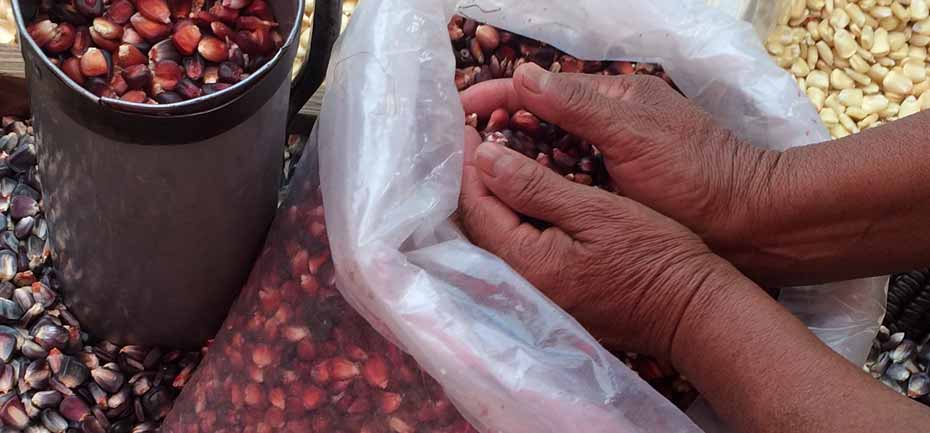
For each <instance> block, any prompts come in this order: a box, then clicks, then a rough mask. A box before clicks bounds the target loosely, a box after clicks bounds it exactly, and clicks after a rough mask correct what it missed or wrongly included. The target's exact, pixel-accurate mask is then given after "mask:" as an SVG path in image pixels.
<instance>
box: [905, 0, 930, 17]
mask: <svg viewBox="0 0 930 433" xmlns="http://www.w3.org/2000/svg"><path fill="white" fill-rule="evenodd" d="M907 12H908V15H910V17H911V19H912V20H922V19H926V18H927V17H930V7H928V6H927V1H926V0H911V5H910V6H909V7H908V8H907Z"/></svg>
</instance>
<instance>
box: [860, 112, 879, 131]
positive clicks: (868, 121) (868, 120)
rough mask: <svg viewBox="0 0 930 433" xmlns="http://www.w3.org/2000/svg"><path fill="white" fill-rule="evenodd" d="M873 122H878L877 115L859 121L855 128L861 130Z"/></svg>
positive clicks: (873, 114)
mask: <svg viewBox="0 0 930 433" xmlns="http://www.w3.org/2000/svg"><path fill="white" fill-rule="evenodd" d="M875 122H878V114H875V113H872V114H870V115H869V116H868V117H866V118H865V119H862V120H860V121H859V123H856V127H858V128H859V129H860V130H862V129H865V128H868V127H870V126H872V125H874V124H875Z"/></svg>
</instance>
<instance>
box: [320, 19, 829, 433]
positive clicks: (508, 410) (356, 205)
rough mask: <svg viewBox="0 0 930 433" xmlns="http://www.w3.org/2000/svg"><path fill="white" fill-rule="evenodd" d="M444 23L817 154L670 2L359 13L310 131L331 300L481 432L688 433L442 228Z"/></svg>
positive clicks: (775, 75)
mask: <svg viewBox="0 0 930 433" xmlns="http://www.w3.org/2000/svg"><path fill="white" fill-rule="evenodd" d="M453 13H459V14H462V15H466V16H469V17H471V18H474V19H477V20H479V21H483V22H488V23H490V24H493V25H495V26H498V27H502V28H504V29H507V30H510V31H513V32H516V33H519V34H522V35H525V36H529V37H532V38H536V39H539V40H542V41H545V42H549V43H551V44H552V45H554V46H556V47H557V48H559V49H561V50H563V51H566V52H568V53H569V54H572V55H574V56H576V57H580V58H586V59H599V60H636V61H647V62H652V63H659V64H661V65H663V66H664V67H665V69H666V71H667V72H668V74H669V75H670V77H671V78H672V79H673V80H674V81H675V83H676V84H677V85H678V87H679V88H680V89H681V90H682V91H683V92H684V93H685V94H686V95H687V96H688V97H689V98H691V100H693V101H694V102H696V103H698V104H700V105H701V106H702V107H704V109H705V110H707V111H708V112H710V113H711V114H712V115H714V116H715V117H716V119H718V120H719V121H720V123H721V124H723V125H724V126H726V127H729V128H731V129H733V130H734V131H736V132H737V133H738V134H739V135H741V136H743V137H745V138H747V139H749V140H751V141H752V142H754V143H756V144H758V145H762V146H768V147H771V148H777V149H784V148H787V147H790V146H796V145H802V144H807V143H810V142H812V141H817V140H822V139H827V138H828V137H829V136H828V134H827V131H826V129H825V128H824V127H823V126H822V125H821V124H820V121H819V117H818V115H817V113H816V111H815V110H814V108H813V106H812V105H811V104H810V103H809V102H808V101H807V100H806V98H805V97H804V95H802V94H801V92H800V91H799V90H798V87H797V85H796V84H795V83H794V81H793V80H792V79H791V78H790V77H789V76H788V75H787V74H786V73H785V72H783V71H782V70H780V69H779V68H778V67H777V66H776V65H775V64H774V63H772V62H771V61H770V60H769V59H768V57H767V55H766V53H765V52H764V50H763V49H762V46H761V44H760V43H759V42H758V39H757V37H756V35H755V33H754V29H753V27H752V26H750V25H749V24H747V23H743V22H739V21H737V20H735V19H733V18H731V17H729V16H727V15H726V14H725V13H722V12H720V11H718V10H715V9H711V8H708V7H706V6H704V5H703V4H697V3H695V2H689V1H685V0H651V1H648V2H643V1H633V0H626V1H610V2H605V1H602V0H577V1H574V2H556V1H552V0H537V1H533V2H527V1H517V0H509V1H504V0H496V1H462V2H456V1H453V0H366V1H365V2H364V3H363V4H362V5H361V6H360V7H359V8H358V9H357V10H356V12H355V14H354V16H353V20H352V22H351V23H350V25H349V27H348V28H347V30H346V32H345V34H344V35H343V36H342V38H341V39H340V41H339V43H338V44H337V48H336V50H335V52H334V54H333V57H332V60H331V63H330V70H329V74H328V78H327V79H328V83H329V86H328V92H327V94H326V96H325V99H324V104H323V110H322V113H321V115H320V119H319V120H320V122H319V123H318V130H317V132H318V138H319V145H320V158H321V159H320V167H321V178H322V188H323V197H324V201H325V203H326V220H327V223H328V232H329V235H330V245H331V247H332V251H333V257H334V260H335V263H336V268H337V274H338V284H339V289H340V291H342V293H343V294H344V295H345V297H346V298H347V299H348V300H349V301H350V302H351V303H352V304H353V306H355V307H356V308H357V309H358V310H359V311H360V312H361V313H362V314H363V315H364V316H365V317H366V318H367V319H368V320H369V321H370V322H371V323H372V324H373V325H374V326H375V327H376V328H377V329H379V330H380V331H381V332H383V333H384V334H385V335H387V336H389V337H391V338H392V339H393V340H394V341H396V342H397V343H398V344H400V345H401V346H402V347H403V348H404V349H405V350H406V351H408V352H409V353H411V354H412V355H413V356H414V358H416V360H417V361H418V362H419V363H420V364H421V365H422V367H423V368H424V369H426V370H427V371H428V372H429V373H430V374H431V375H432V376H433V377H435V378H436V379H437V380H438V381H439V382H440V383H442V384H443V386H444V387H445V388H446V391H447V393H448V395H449V396H450V398H452V399H453V401H454V402H455V403H456V405H457V407H458V408H459V410H460V411H462V413H463V414H464V415H465V416H466V418H467V419H468V420H469V421H470V422H472V423H473V424H474V425H475V427H477V428H479V429H480V430H482V431H483V432H498V431H500V432H506V433H523V432H533V433H538V432H543V433H545V432H559V433H571V432H581V431H584V432H586V433H590V432H655V433H658V432H663V433H666V432H697V431H699V429H698V428H697V427H696V426H694V425H693V424H692V423H691V422H690V420H689V419H688V418H687V417H685V416H684V415H683V414H682V413H681V412H679V411H678V410H677V409H676V408H675V407H674V406H672V405H671V404H670V403H669V402H667V401H666V400H665V399H663V398H662V397H660V396H659V395H658V394H657V393H655V392H654V391H653V390H652V389H651V388H649V386H648V385H647V384H645V382H643V381H642V380H640V379H639V378H638V377H637V376H636V374H635V373H633V372H631V371H630V370H628V369H627V368H625V367H624V366H623V365H622V364H621V363H620V362H619V361H618V360H617V359H616V358H614V357H613V356H612V355H610V354H609V353H608V352H606V351H605V350H604V349H603V348H601V347H600V346H599V345H598V344H597V342H596V341H595V340H594V339H593V338H592V337H591V336H590V335H589V334H588V333H587V332H585V330H584V329H583V328H582V327H581V326H580V325H578V323H577V322H575V321H574V320H573V319H572V318H571V317H570V316H568V315H567V314H566V313H564V312H563V311H561V310H560V309H559V308H558V307H556V306H555V305H553V304H552V303H551V302H549V301H548V300H547V299H546V298H545V297H544V296H543V295H542V294H540V293H539V292H538V291H537V290H536V289H535V288H533V287H532V286H531V285H530V284H528V283H527V282H526V281H525V280H524V279H523V278H521V277H520V276H519V275H517V274H516V273H515V272H514V271H513V270H511V269H510V268H509V267H508V266H507V265H506V264H505V263H503V262H502V261H500V260H499V259H497V258H496V257H493V256H492V255H490V254H488V253H486V252H484V251H482V250H480V249H478V248H476V247H474V246H472V245H471V244H469V243H468V242H467V241H466V240H464V238H463V237H462V236H461V235H460V234H459V233H458V232H457V231H456V229H455V228H454V226H453V225H452V224H451V223H450V222H449V221H448V218H449V216H450V215H451V214H452V213H453V211H454V210H455V208H456V207H457V202H458V193H459V187H460V178H461V170H462V143H463V125H462V124H463V117H464V113H463V111H462V108H461V105H460V103H459V98H458V94H457V92H456V89H455V87H454V85H453V73H454V67H455V61H454V59H453V55H452V51H451V47H450V44H449V40H448V34H447V30H446V24H447V22H448V20H449V18H450V17H451V16H452V14H453Z"/></svg>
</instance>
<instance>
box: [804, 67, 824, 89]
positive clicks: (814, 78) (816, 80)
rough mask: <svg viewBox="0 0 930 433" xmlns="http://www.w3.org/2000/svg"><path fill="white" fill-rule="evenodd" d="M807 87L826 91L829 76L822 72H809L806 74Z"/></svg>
mask: <svg viewBox="0 0 930 433" xmlns="http://www.w3.org/2000/svg"><path fill="white" fill-rule="evenodd" d="M807 87H809V88H810V87H816V88H818V89H823V90H828V89H829V88H830V76H829V75H828V74H827V73H826V72H824V71H819V70H818V71H811V72H810V73H809V74H807Z"/></svg>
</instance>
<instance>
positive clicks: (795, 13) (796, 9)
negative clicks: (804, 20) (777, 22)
mask: <svg viewBox="0 0 930 433" xmlns="http://www.w3.org/2000/svg"><path fill="white" fill-rule="evenodd" d="M805 6H807V2H806V1H805V0H794V1H792V2H791V10H790V14H791V18H801V16H803V15H804V7H805Z"/></svg>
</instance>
